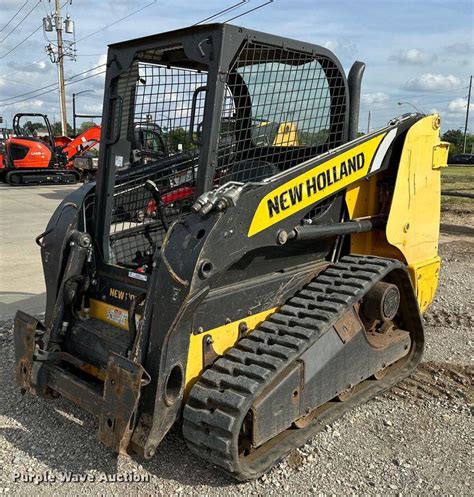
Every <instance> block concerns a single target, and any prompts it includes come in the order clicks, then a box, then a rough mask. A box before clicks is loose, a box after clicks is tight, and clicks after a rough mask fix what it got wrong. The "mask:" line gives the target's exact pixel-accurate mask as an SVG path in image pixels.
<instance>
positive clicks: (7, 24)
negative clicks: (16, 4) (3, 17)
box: [0, 0, 30, 33]
mask: <svg viewBox="0 0 474 497" xmlns="http://www.w3.org/2000/svg"><path fill="white" fill-rule="evenodd" d="M29 1H30V0H26V2H25V3H24V4H23V5H22V6H21V7H20V8H19V9H18V10H17V11H16V12H15V14H14V15H13V17H12V18H11V19H10V20H9V21H8V22H7V23H6V24H5V26H3V28H2V29H0V33H3V31H4V30H5V28H6V27H8V26H9V25H10V23H11V22H12V21H13V19H15V17H16V16H17V15H18V14H19V13H20V12H21V11H22V10H23V7H25V6H26V4H27V3H28V2H29Z"/></svg>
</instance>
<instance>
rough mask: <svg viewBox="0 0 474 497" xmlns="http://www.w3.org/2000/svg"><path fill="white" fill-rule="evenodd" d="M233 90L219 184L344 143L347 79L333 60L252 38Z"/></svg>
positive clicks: (234, 71)
mask: <svg viewBox="0 0 474 497" xmlns="http://www.w3.org/2000/svg"><path fill="white" fill-rule="evenodd" d="M227 90H228V92H227V96H226V98H225V101H224V106H223V114H222V119H221V127H220V136H219V144H220V146H219V150H220V154H219V155H220V156H219V162H218V168H217V174H216V183H217V184H223V183H225V182H226V181H243V182H246V181H259V180H262V179H264V178H266V177H269V176H272V175H274V174H276V173H278V172H280V171H283V170H286V169H288V168H290V167H293V166H294V165H296V164H298V163H300V162H302V161H303V160H306V159H308V158H310V157H313V156H314V155H316V154H317V153H322V152H324V151H325V150H328V149H330V148H333V147H335V146H338V145H340V144H341V139H342V133H341V131H342V130H343V127H344V124H343V123H344V118H345V112H346V101H345V87H344V79H343V78H341V74H340V72H339V70H338V68H337V67H336V66H334V62H333V61H331V60H330V59H327V58H325V57H322V56H312V55H310V54H308V53H303V52H297V51H292V50H286V49H280V48H275V47H273V46H267V45H262V44H260V43H255V42H247V43H246V44H245V45H244V47H243V48H242V49H241V51H240V53H239V54H238V56H237V58H236V59H235V61H234V63H233V65H232V67H231V68H230V70H229V72H228V77H227ZM229 94H230V95H231V96H232V98H229ZM338 123H340V124H338Z"/></svg>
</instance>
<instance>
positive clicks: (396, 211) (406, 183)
mask: <svg viewBox="0 0 474 497" xmlns="http://www.w3.org/2000/svg"><path fill="white" fill-rule="evenodd" d="M439 127H440V121H439V116H438V115H436V114H435V115H432V116H426V117H424V118H423V119H420V120H419V121H418V122H417V123H415V124H414V125H413V126H412V127H411V128H410V129H409V130H408V132H407V135H406V138H405V142H404V145H403V150H402V153H401V157H400V163H399V164H398V171H397V178H396V183H395V189H394V191H393V195H392V198H391V200H390V198H389V197H387V195H388V193H387V192H383V191H381V189H380V188H379V186H378V185H379V184H380V182H381V179H383V177H384V173H380V174H377V175H376V176H373V177H371V178H369V179H365V178H364V179H361V180H360V181H358V182H356V183H354V184H353V185H352V186H350V187H348V188H347V190H346V205H347V210H348V213H349V218H350V219H354V218H361V217H365V216H372V215H377V214H380V213H381V212H386V208H384V206H388V205H390V210H389V215H388V222H387V227H386V230H385V233H384V232H373V233H358V234H355V235H351V252H352V253H358V254H372V255H378V256H382V257H391V258H395V259H399V260H401V261H402V262H404V263H405V264H406V265H407V266H408V269H409V272H410V275H411V278H412V283H413V287H414V288H415V291H416V295H417V298H418V303H419V306H420V309H421V311H422V312H423V311H424V310H425V309H426V308H427V307H428V305H429V304H430V303H431V301H432V300H433V297H434V293H435V291H436V287H437V284H438V275H439V268H440V259H439V257H438V239H439V223H440V207H441V175H440V168H442V167H446V165H447V159H448V147H449V145H448V144H447V143H444V142H441V141H440V137H439ZM396 166H397V165H396V164H392V170H393V168H394V167H396Z"/></svg>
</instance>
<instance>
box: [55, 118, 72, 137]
mask: <svg viewBox="0 0 474 497" xmlns="http://www.w3.org/2000/svg"><path fill="white" fill-rule="evenodd" d="M51 128H52V130H53V135H54V136H61V135H62V134H63V132H62V127H61V123H60V122H59V121H56V122H55V123H52V124H51ZM67 134H68V136H71V135H72V134H73V130H72V126H71V125H70V124H69V123H67Z"/></svg>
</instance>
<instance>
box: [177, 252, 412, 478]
mask: <svg viewBox="0 0 474 497" xmlns="http://www.w3.org/2000/svg"><path fill="white" fill-rule="evenodd" d="M400 267H403V266H402V265H401V264H400V263H399V262H398V261H393V260H390V259H383V258H379V257H372V256H353V255H351V256H345V257H343V258H341V259H340V261H339V262H337V263H334V264H331V265H329V266H328V267H327V268H326V269H325V270H323V271H322V272H321V273H320V274H319V275H318V276H316V277H315V278H314V279H313V280H312V281H311V282H310V283H309V284H307V285H306V286H305V287H304V288H303V289H301V290H300V291H298V292H297V293H296V294H295V296H294V297H292V298H291V299H289V301H288V302H287V303H286V304H284V305H283V306H282V307H281V308H280V309H279V310H278V311H277V312H275V313H274V314H272V315H271V316H269V317H268V319H267V320H266V321H265V322H263V323H262V324H261V325H260V326H259V327H258V328H257V329H256V330H255V331H254V332H252V333H251V334H250V335H249V336H247V337H245V338H243V339H241V340H240V341H239V342H238V344H237V345H236V346H235V347H233V348H232V349H230V350H229V351H228V352H227V353H226V354H225V355H224V356H222V357H220V358H219V359H217V361H216V362H215V363H214V364H213V365H212V366H211V367H210V368H209V369H207V370H206V371H205V372H204V373H203V374H202V375H201V377H200V378H199V380H198V381H197V382H196V384H195V385H194V386H193V388H192V389H191V391H190V395H189V398H188V401H187V403H186V405H185V407H184V412H183V418H184V422H183V434H184V438H185V440H186V443H187V445H188V446H189V448H190V450H191V451H192V452H194V453H195V454H196V455H198V456H199V457H201V458H203V459H205V460H207V461H209V462H210V463H213V464H216V465H217V466H220V467H221V468H223V469H224V470H225V471H227V472H229V473H231V474H232V476H234V477H236V478H238V479H243V480H245V479H249V478H253V477H256V476H258V474H254V472H253V471H252V470H251V468H248V469H247V468H244V467H243V465H242V464H241V462H240V460H239V451H238V439H239V432H240V428H241V425H242V422H243V420H244V418H245V415H246V414H247V412H248V411H249V409H250V407H251V406H252V404H253V403H254V401H255V400H256V399H257V398H258V396H259V395H260V393H261V392H262V390H263V389H264V388H265V387H266V386H267V385H269V384H270V383H271V382H272V381H273V380H274V378H275V377H276V376H277V375H278V374H279V373H281V372H282V371H283V370H284V369H285V368H286V367H288V366H289V365H290V364H291V363H292V362H293V361H294V360H295V359H296V358H297V357H299V356H300V355H301V354H302V353H303V352H304V351H305V350H306V349H308V348H309V347H310V346H311V345H312V344H313V343H314V342H315V341H316V340H317V339H318V338H319V337H320V336H321V335H322V334H323V333H324V332H325V331H326V330H328V329H329V328H330V327H331V326H332V324H333V323H334V322H336V321H337V320H338V319H339V318H340V317H341V316H342V315H343V314H344V313H345V312H346V311H347V310H348V309H349V308H350V307H351V306H352V305H353V304H355V303H356V302H357V301H359V300H360V299H361V298H362V297H363V296H364V294H365V293H366V292H367V291H368V290H369V289H370V288H371V287H372V286H373V285H374V283H375V282H377V281H379V280H381V279H382V278H383V277H384V276H385V275H387V274H388V273H389V272H390V271H392V270H393V269H396V268H400ZM260 473H261V471H260Z"/></svg>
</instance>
